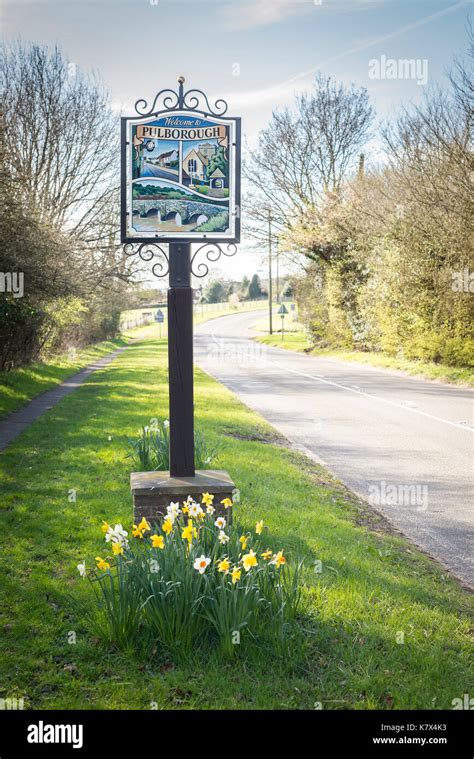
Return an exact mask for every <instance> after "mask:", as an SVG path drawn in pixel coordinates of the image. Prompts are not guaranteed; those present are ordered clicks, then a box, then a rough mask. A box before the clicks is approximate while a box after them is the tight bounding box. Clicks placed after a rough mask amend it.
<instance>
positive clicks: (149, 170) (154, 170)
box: [143, 161, 178, 182]
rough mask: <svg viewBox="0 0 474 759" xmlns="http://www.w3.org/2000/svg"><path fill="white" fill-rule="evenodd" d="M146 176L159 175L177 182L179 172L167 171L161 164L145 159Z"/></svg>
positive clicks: (144, 171)
mask: <svg viewBox="0 0 474 759" xmlns="http://www.w3.org/2000/svg"><path fill="white" fill-rule="evenodd" d="M143 176H144V177H159V178H160V179H171V180H173V181H175V182H177V181H178V174H177V173H176V172H174V171H167V170H166V169H162V168H161V167H160V166H155V165H154V164H153V163H148V161H145V167H144V169H143Z"/></svg>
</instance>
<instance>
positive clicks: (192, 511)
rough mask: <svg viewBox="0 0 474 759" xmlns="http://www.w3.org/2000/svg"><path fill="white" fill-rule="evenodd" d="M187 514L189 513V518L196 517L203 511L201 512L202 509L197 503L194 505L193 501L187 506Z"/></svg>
mask: <svg viewBox="0 0 474 759" xmlns="http://www.w3.org/2000/svg"><path fill="white" fill-rule="evenodd" d="M188 513H189V516H190V517H197V516H198V515H199V514H202V513H203V511H202V508H201V507H200V505H199V504H198V503H196V502H195V501H192V502H191V503H190V504H189V511H188Z"/></svg>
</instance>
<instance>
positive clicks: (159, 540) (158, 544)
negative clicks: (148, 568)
mask: <svg viewBox="0 0 474 759" xmlns="http://www.w3.org/2000/svg"><path fill="white" fill-rule="evenodd" d="M150 538H151V544H152V546H153V548H161V549H162V550H163V548H164V547H165V539H164V537H163V535H150Z"/></svg>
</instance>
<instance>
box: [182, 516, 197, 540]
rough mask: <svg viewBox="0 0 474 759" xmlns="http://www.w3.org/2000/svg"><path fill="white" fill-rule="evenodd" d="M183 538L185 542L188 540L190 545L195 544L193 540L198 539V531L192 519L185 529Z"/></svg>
mask: <svg viewBox="0 0 474 759" xmlns="http://www.w3.org/2000/svg"><path fill="white" fill-rule="evenodd" d="M181 537H182V538H183V540H187V541H188V543H189V544H190V545H191V543H192V542H193V538H197V530H196V528H195V527H193V520H192V519H188V526H187V527H185V528H184V530H183V532H182V533H181Z"/></svg>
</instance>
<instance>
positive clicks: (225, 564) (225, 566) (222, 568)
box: [217, 559, 230, 574]
mask: <svg viewBox="0 0 474 759" xmlns="http://www.w3.org/2000/svg"><path fill="white" fill-rule="evenodd" d="M229 569H230V561H229V559H222V561H219V562H218V563H217V570H218V571H219V572H225V574H227V572H228V571H229Z"/></svg>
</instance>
